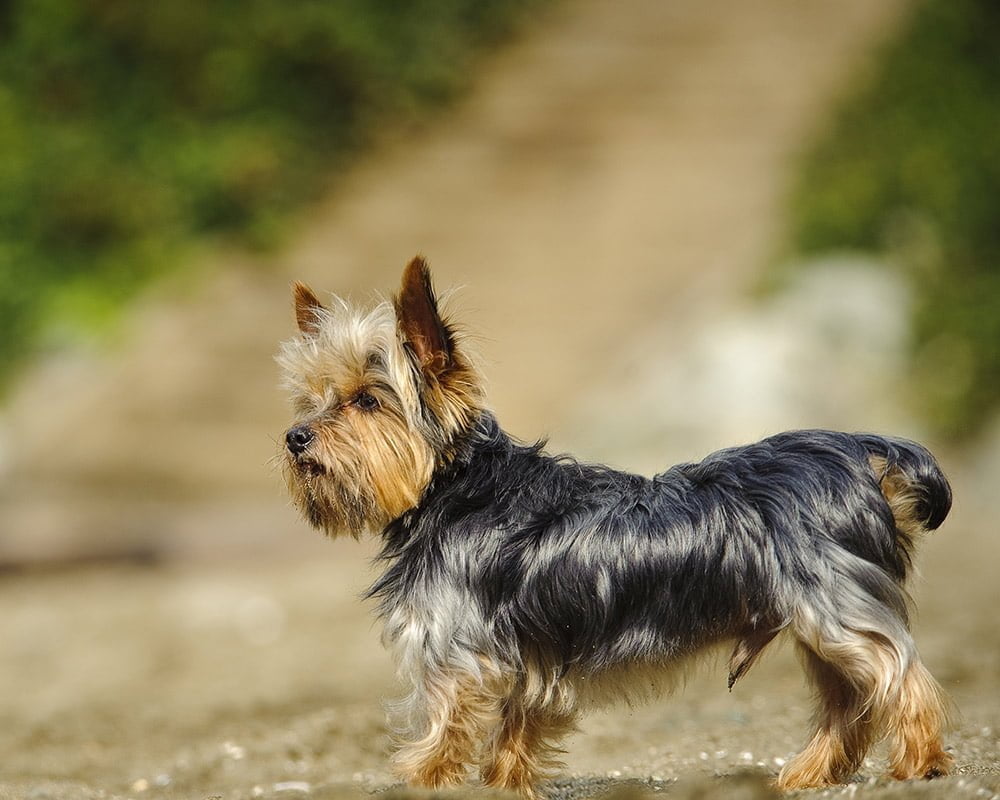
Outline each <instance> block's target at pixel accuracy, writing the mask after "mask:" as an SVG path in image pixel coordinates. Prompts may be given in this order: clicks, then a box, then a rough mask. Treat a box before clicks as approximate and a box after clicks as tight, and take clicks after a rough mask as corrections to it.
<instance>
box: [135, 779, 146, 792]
mask: <svg viewBox="0 0 1000 800" xmlns="http://www.w3.org/2000/svg"><path fill="white" fill-rule="evenodd" d="M148 788H149V781H147V780H146V779H145V778H139V780H137V781H136V782H135V783H133V784H132V791H133V792H144V791H146V790H147V789H148Z"/></svg>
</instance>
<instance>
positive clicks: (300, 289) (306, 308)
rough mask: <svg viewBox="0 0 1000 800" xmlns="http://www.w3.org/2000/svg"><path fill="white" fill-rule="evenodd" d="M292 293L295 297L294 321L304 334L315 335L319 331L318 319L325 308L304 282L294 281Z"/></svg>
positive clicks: (319, 319)
mask: <svg viewBox="0 0 1000 800" xmlns="http://www.w3.org/2000/svg"><path fill="white" fill-rule="evenodd" d="M292 295H293V296H294V298H295V321H296V322H297V323H298V325H299V330H300V331H302V333H304V334H305V335H306V336H315V335H316V334H317V333H319V328H320V321H321V320H322V319H323V314H324V312H325V311H326V308H325V307H324V305H323V304H322V303H321V302H320V301H319V300H318V299H317V297H316V295H314V294H313V293H312V289H310V288H309V287H308V286H306V285H305V284H304V283H299V282H298V281H295V283H294V284H293V285H292Z"/></svg>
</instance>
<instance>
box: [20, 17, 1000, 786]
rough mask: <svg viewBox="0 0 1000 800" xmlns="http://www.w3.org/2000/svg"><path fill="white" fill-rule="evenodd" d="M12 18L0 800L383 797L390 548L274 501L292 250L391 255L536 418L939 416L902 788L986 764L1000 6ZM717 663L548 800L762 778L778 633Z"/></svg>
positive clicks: (360, 272) (784, 753) (662, 443)
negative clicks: (744, 664)
mask: <svg viewBox="0 0 1000 800" xmlns="http://www.w3.org/2000/svg"><path fill="white" fill-rule="evenodd" d="M0 41H2V46H0V185H2V186H3V191H2V192H0V642H2V643H3V646H2V647H0V686H3V687H5V691H4V692H2V693H0V756H2V761H0V797H7V796H10V797H28V796H30V797H54V798H62V797H67V798H68V797H83V798H90V797H94V798H96V797H107V796H135V797H137V796H149V797H207V796H221V797H226V798H229V797H233V798H236V797H262V796H288V795H296V794H301V795H311V796H340V795H341V794H345V795H350V794H354V793H358V792H362V791H373V790H379V789H383V788H385V787H387V786H390V785H392V784H393V779H392V778H391V776H390V775H389V774H388V772H387V771H386V751H387V733H386V730H385V726H384V723H383V721H382V712H381V708H380V702H381V699H382V698H383V697H386V696H391V695H392V693H393V691H394V689H393V686H394V684H393V679H392V669H391V665H390V664H389V659H388V656H387V655H386V654H385V653H384V652H382V650H381V648H380V645H379V644H378V630H377V628H376V627H375V626H374V624H373V622H372V618H371V609H370V608H369V607H367V606H366V605H365V604H363V603H362V602H361V601H359V600H358V595H359V593H360V592H361V591H362V590H363V588H364V587H365V585H366V584H367V582H368V581H369V580H370V579H371V575H372V573H371V572H370V568H369V559H370V558H371V556H372V555H373V554H374V552H375V549H376V547H375V543H374V542H360V543H358V542H354V541H350V540H346V541H345V540H337V541H333V542H330V541H326V540H324V539H323V538H322V537H321V536H319V535H318V534H316V533H315V532H313V531H311V530H309V529H307V526H306V525H305V524H304V523H303V522H302V521H300V520H299V519H298V518H297V516H296V514H295V513H294V511H293V509H291V508H290V507H289V506H288V503H287V501H286V499H285V496H284V493H283V488H282V486H281V481H280V477H279V475H278V474H277V473H276V471H275V470H274V468H273V466H272V463H271V460H272V458H273V456H274V455H275V453H276V452H277V451H278V448H279V443H280V442H281V440H282V436H283V431H284V429H285V427H286V426H287V424H288V422H289V418H290V415H289V412H288V408H287V407H286V404H285V399H284V398H283V397H282V395H281V393H280V391H279V390H278V388H277V380H278V375H277V369H276V366H275V364H274V362H273V359H272V356H273V354H274V352H275V351H276V348H277V345H278V342H279V341H281V340H282V339H284V338H287V337H289V336H291V335H292V333H293V319H292V313H291V301H290V293H289V285H290V283H291V281H292V280H295V279H298V280H304V281H306V282H308V283H310V284H311V285H312V286H313V288H314V289H315V290H317V291H318V292H320V293H321V294H322V293H327V292H332V293H336V294H338V295H340V296H344V297H350V298H352V299H353V300H355V301H358V302H369V301H371V300H373V298H374V297H375V294H376V292H382V293H387V292H389V291H391V290H393V288H394V287H395V285H396V283H397V281H398V277H399V273H400V271H401V268H402V266H403V265H404V264H405V263H406V261H407V260H408V259H409V258H410V257H411V256H412V255H414V254H415V253H417V252H421V253H423V254H425V255H426V256H427V257H428V258H429V260H430V262H431V265H432V268H433V270H434V274H435V279H436V283H437V285H438V288H439V289H440V290H448V291H446V294H447V305H448V307H449V308H450V309H452V310H453V311H454V313H455V314H456V316H457V318H458V319H459V321H460V322H461V324H462V325H463V327H464V328H466V329H467V330H468V331H469V332H470V335H471V342H472V345H473V346H474V348H475V350H476V351H477V352H478V353H479V356H480V360H481V362H482V365H483V367H484V370H485V372H486V374H487V376H488V380H489V393H490V400H491V404H492V406H493V407H494V409H495V410H496V411H497V413H498V415H499V417H500V419H501V421H502V422H503V423H504V424H505V426H506V427H507V429H508V430H509V431H510V432H511V433H513V434H514V435H516V436H518V437H520V438H523V439H527V440H533V439H536V438H538V437H541V436H548V437H549V438H550V442H551V447H552V449H555V450H569V451H572V452H574V453H575V454H576V455H578V456H580V457H582V458H584V459H588V460H600V461H605V462H610V463H613V464H615V465H618V466H621V467H624V468H628V469H632V470H635V471H641V472H645V473H647V474H649V473H653V472H656V471H660V470H662V469H664V468H666V467H667V466H668V465H669V464H672V463H675V462H677V461H684V460H697V459H699V458H701V457H702V456H704V455H705V454H706V453H707V452H708V451H710V450H712V449H715V448H718V447H722V446H727V445H731V444H736V443H740V442H747V441H751V440H754V439H757V438H760V437H761V436H764V435H767V434H769V433H773V432H776V431H778V430H782V429H787V428H794V427H832V428H840V429H847V430H862V429H863V430H880V431H884V432H891V433H895V434H898V435H904V436H909V437H912V438H919V439H921V440H923V441H926V442H928V443H929V444H930V445H932V447H933V448H934V449H935V451H936V452H938V453H940V455H941V458H942V461H943V463H944V464H945V466H946V469H947V471H948V472H949V474H950V475H951V477H952V479H953V483H954V485H955V493H956V508H955V511H954V513H953V516H952V517H951V518H950V520H949V522H948V523H947V524H946V526H945V529H944V530H943V531H941V532H940V533H939V534H936V535H935V536H934V537H932V538H931V539H930V540H929V541H928V542H927V543H926V547H924V548H923V557H922V559H921V564H922V566H923V573H924V576H923V577H921V578H919V579H918V580H917V581H916V582H915V585H914V587H913V593H914V595H915V597H916V599H917V601H918V605H919V606H920V608H921V613H920V615H919V617H918V620H917V622H916V633H917V638H918V641H919V642H920V643H921V646H922V649H923V651H924V653H925V657H926V660H927V661H928V663H929V664H930V666H931V668H932V670H933V671H934V672H935V673H936V674H938V675H939V677H940V678H941V679H942V681H943V682H944V683H945V685H946V687H947V688H948V689H949V691H951V692H952V693H953V694H954V695H955V696H956V699H957V700H958V703H959V706H960V708H961V709H962V711H963V717H962V720H961V722H960V724H959V727H958V730H957V732H956V733H955V735H954V745H953V746H954V747H955V752H956V757H957V758H958V761H959V764H960V766H961V774H960V775H959V776H957V777H954V778H950V779H948V780H947V781H945V782H942V783H938V784H933V785H930V786H924V787H922V788H921V789H920V790H919V791H920V792H921V794H920V796H922V797H923V796H927V797H931V796H940V797H959V796H964V795H966V794H968V796H974V795H976V793H977V792H980V793H982V792H985V795H982V794H980V796H988V795H990V794H992V793H995V792H1000V777H998V775H1000V761H998V759H997V750H998V747H1000V741H998V734H997V733H996V731H997V730H1000V702H998V700H997V698H998V697H1000V630H998V628H997V624H996V614H997V608H998V607H1000V588H998V587H1000V581H998V578H997V570H996V564H997V561H998V557H1000V545H998V544H997V542H996V540H995V537H994V535H993V533H994V531H993V528H994V522H993V520H995V519H996V515H997V513H998V512H1000V500H998V498H997V496H996V491H995V486H996V485H997V482H998V480H1000V415H998V400H1000V89H998V87H1000V48H998V46H997V42H1000V6H998V5H997V4H996V3H994V2H992V1H991V0H883V1H882V2H879V3H871V2H868V0H841V2H839V3H829V2H823V1H822V0H760V2H757V3H753V4H748V3H731V2H723V0H709V1H707V2H706V1H705V0H621V2H617V3H606V2H600V1H599V0H496V1H495V2H491V3H488V4H487V3H480V2H477V1H476V0H416V1H415V2H410V3H397V2H387V3H377V4H375V3H369V2H363V1H362V0H346V1H345V2H337V3H329V2H320V0H309V2H302V3H295V4H288V3H278V2H275V0H253V1H252V2H242V3H236V2H231V1H230V0H225V2H220V3H213V4H205V3H196V2H192V1H191V0H177V1H176V2H173V3H169V4H136V3H132V2H128V1H127V0H34V2H30V3H29V2H27V1H26V0H11V1H10V2H6V3H2V4H0ZM452 290H453V291H452ZM710 672H711V674H710V675H709V677H707V678H705V679H704V681H702V680H700V679H699V680H695V681H693V683H692V687H691V689H690V690H689V692H688V693H687V694H685V695H684V697H683V698H679V699H676V700H671V701H665V702H664V703H662V704H657V705H655V706H653V707H650V708H647V709H632V710H627V711H616V712H611V713H608V714H606V715H604V716H602V717H599V718H597V721H596V722H595V721H591V722H588V723H586V724H585V726H584V729H583V731H582V732H581V733H580V734H579V735H578V736H577V737H575V739H574V740H573V741H572V742H571V746H570V754H569V757H568V764H569V766H568V769H567V773H566V776H567V777H565V778H564V779H562V780H561V782H558V783H557V784H555V789H554V791H555V792H556V794H557V795H558V796H566V797H585V796H592V795H594V794H597V793H600V792H601V791H604V790H607V789H609V788H614V786H616V785H617V784H618V783H621V782H622V781H634V782H639V783H642V784H643V785H645V786H647V787H648V788H650V789H651V790H654V791H659V790H667V791H681V790H680V789H675V788H674V787H673V781H674V780H676V779H677V778H678V777H679V776H690V775H697V776H702V777H703V778H704V779H705V780H707V781H709V783H708V786H710V787H711V786H716V785H718V786H723V788H722V789H720V791H722V792H725V791H727V790H726V789H725V788H724V783H725V778H724V777H721V778H720V777H719V776H729V775H733V774H734V773H736V772H739V771H740V770H741V769H744V768H748V767H749V768H751V769H752V770H754V771H755V773H757V774H759V775H767V774H770V773H773V772H775V771H776V770H777V769H778V768H779V767H780V765H781V763H783V759H785V758H787V757H788V756H789V755H790V754H791V753H792V752H794V751H795V749H796V748H797V746H798V745H799V744H801V743H802V741H803V739H804V735H805V726H806V724H807V722H806V721H807V717H808V698H807V694H806V692H805V689H804V688H803V686H802V678H801V676H800V673H799V672H798V670H797V668H796V667H795V665H794V663H793V660H792V659H791V658H790V657H789V656H788V654H787V653H785V654H783V655H778V656H776V657H774V658H772V659H771V660H769V661H768V662H767V663H765V664H764V665H762V667H761V668H760V670H759V675H757V676H751V677H750V678H749V679H748V680H747V681H746V683H745V684H743V685H741V687H740V689H738V690H737V691H736V692H735V693H734V694H733V695H731V696H730V695H726V694H725V692H724V691H721V690H720V687H721V686H722V684H723V681H724V676H723V671H722V670H721V669H717V670H714V671H710ZM878 764H879V761H878V758H877V756H876V757H874V760H873V761H871V762H868V763H866V765H865V775H867V776H874V775H877V774H878V772H879V768H878ZM713 780H715V781H716V782H715V783H713ZM718 781H722V783H718ZM856 788H860V790H861V791H862V792H864V793H866V794H868V795H870V796H873V797H875V796H882V795H885V796H889V793H891V792H892V791H893V790H892V789H891V788H890V787H887V786H885V785H884V784H882V783H869V784H864V785H863V786H861V787H856ZM761 791H764V790H763V789H762V790H761ZM915 791H916V790H915ZM720 796H729V795H725V794H721V795H720ZM762 796H763V795H762ZM892 796H898V795H892ZM913 796H916V795H913Z"/></svg>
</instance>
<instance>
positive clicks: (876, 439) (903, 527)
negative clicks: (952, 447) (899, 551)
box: [858, 435, 951, 539]
mask: <svg viewBox="0 0 1000 800" xmlns="http://www.w3.org/2000/svg"><path fill="white" fill-rule="evenodd" d="M858 438H859V440H860V441H861V444H862V445H863V446H864V447H865V449H866V450H867V451H868V461H869V463H870V464H871V467H872V469H873V470H874V472H875V478H876V479H877V480H878V483H879V487H880V488H881V490H882V494H883V495H885V499H886V502H887V503H888V504H889V508H890V509H891V510H892V516H893V517H894V518H895V520H896V527H897V529H898V530H899V531H900V532H901V533H903V534H904V535H906V536H907V537H908V538H910V539H912V538H913V537H914V536H916V535H917V534H920V533H924V532H926V531H932V530H935V529H936V528H937V527H938V526H940V525H941V523H942V522H944V520H945V517H947V516H948V511H950V510H951V485H950V484H949V483H948V479H947V478H946V477H945V475H944V472H942V471H941V467H940V466H939V465H938V462H937V459H935V458H934V456H933V455H931V453H930V451H929V450H928V449H927V448H926V447H923V446H922V445H919V444H917V443H916V442H911V441H909V440H907V439H896V438H892V437H888V436H867V435H863V436H859V437H858Z"/></svg>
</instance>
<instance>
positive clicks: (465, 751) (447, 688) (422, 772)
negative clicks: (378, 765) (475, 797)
mask: <svg viewBox="0 0 1000 800" xmlns="http://www.w3.org/2000/svg"><path fill="white" fill-rule="evenodd" d="M422 690H423V697H424V702H425V704H426V705H425V710H426V713H427V719H426V720H424V725H423V728H424V730H423V735H422V736H421V737H420V738H418V739H415V740H410V741H407V742H405V743H404V744H402V745H401V746H400V747H399V749H398V750H397V751H396V754H395V756H394V757H393V767H394V770H395V772H396V773H397V774H398V775H399V776H400V777H402V778H403V779H404V780H406V781H407V782H409V783H412V784H414V785H416V786H426V787H428V788H433V789H439V788H443V787H448V786H457V785H458V784H460V783H462V781H463V780H464V779H465V775H466V771H467V765H469V764H472V763H474V762H476V761H477V760H478V757H477V751H478V745H479V742H480V741H482V739H483V738H484V735H485V733H486V732H487V731H489V730H491V729H493V728H495V727H496V726H497V724H498V721H499V719H500V703H501V698H502V694H501V693H499V692H498V691H496V689H495V688H494V689H492V690H491V689H489V688H488V686H487V684H486V683H484V682H483V681H482V680H481V679H480V678H477V677H476V676H470V675H468V674H462V673H454V672H447V671H440V672H435V673H433V674H430V675H425V676H424V679H423V686H422Z"/></svg>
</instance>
